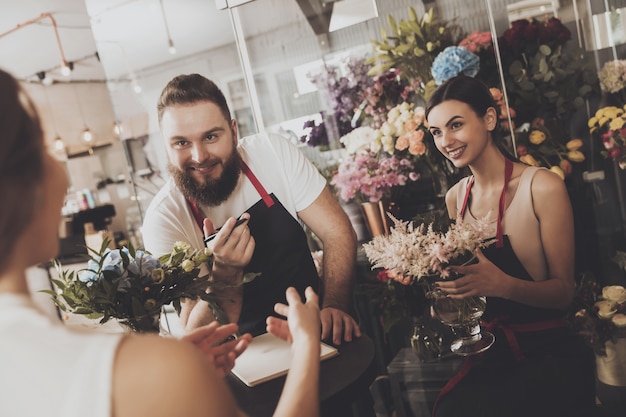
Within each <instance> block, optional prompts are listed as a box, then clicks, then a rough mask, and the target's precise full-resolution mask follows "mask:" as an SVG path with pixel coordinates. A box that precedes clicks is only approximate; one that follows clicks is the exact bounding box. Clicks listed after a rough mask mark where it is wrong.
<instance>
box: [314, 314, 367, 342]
mask: <svg viewBox="0 0 626 417" xmlns="http://www.w3.org/2000/svg"><path fill="white" fill-rule="evenodd" d="M320 316H321V320H322V340H327V339H329V338H330V337H331V336H332V342H333V344H334V345H340V344H341V340H342V336H343V340H345V341H346V342H351V341H352V335H354V336H356V337H361V329H360V328H359V325H358V324H357V323H356V321H354V319H353V318H352V317H351V316H350V315H349V314H348V313H345V312H343V311H342V310H339V309H338V308H334V307H325V308H323V309H322V311H321V312H320Z"/></svg>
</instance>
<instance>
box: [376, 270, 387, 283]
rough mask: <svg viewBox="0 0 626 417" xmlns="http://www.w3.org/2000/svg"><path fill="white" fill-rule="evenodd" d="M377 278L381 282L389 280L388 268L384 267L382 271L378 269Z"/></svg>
mask: <svg viewBox="0 0 626 417" xmlns="http://www.w3.org/2000/svg"><path fill="white" fill-rule="evenodd" d="M376 279H377V280H378V281H380V282H387V281H388V280H389V279H390V278H389V275H387V270H386V269H383V270H382V271H378V274H376Z"/></svg>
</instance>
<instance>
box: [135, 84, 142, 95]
mask: <svg viewBox="0 0 626 417" xmlns="http://www.w3.org/2000/svg"><path fill="white" fill-rule="evenodd" d="M133 90H134V91H135V93H137V94H139V93H141V86H140V85H139V84H137V83H136V82H134V83H133Z"/></svg>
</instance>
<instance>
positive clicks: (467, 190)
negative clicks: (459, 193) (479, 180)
mask: <svg viewBox="0 0 626 417" xmlns="http://www.w3.org/2000/svg"><path fill="white" fill-rule="evenodd" d="M472 185H474V176H473V175H472V176H471V177H469V178H468V180H467V187H465V197H463V205H462V206H461V212H460V213H459V216H461V219H462V218H463V217H464V216H465V210H466V209H467V203H469V196H470V190H471V189H472Z"/></svg>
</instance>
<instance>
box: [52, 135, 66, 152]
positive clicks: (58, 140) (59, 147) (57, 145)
mask: <svg viewBox="0 0 626 417" xmlns="http://www.w3.org/2000/svg"><path fill="white" fill-rule="evenodd" d="M54 149H56V150H57V151H62V150H63V149H65V143H63V139H61V136H57V137H56V138H54Z"/></svg>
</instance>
